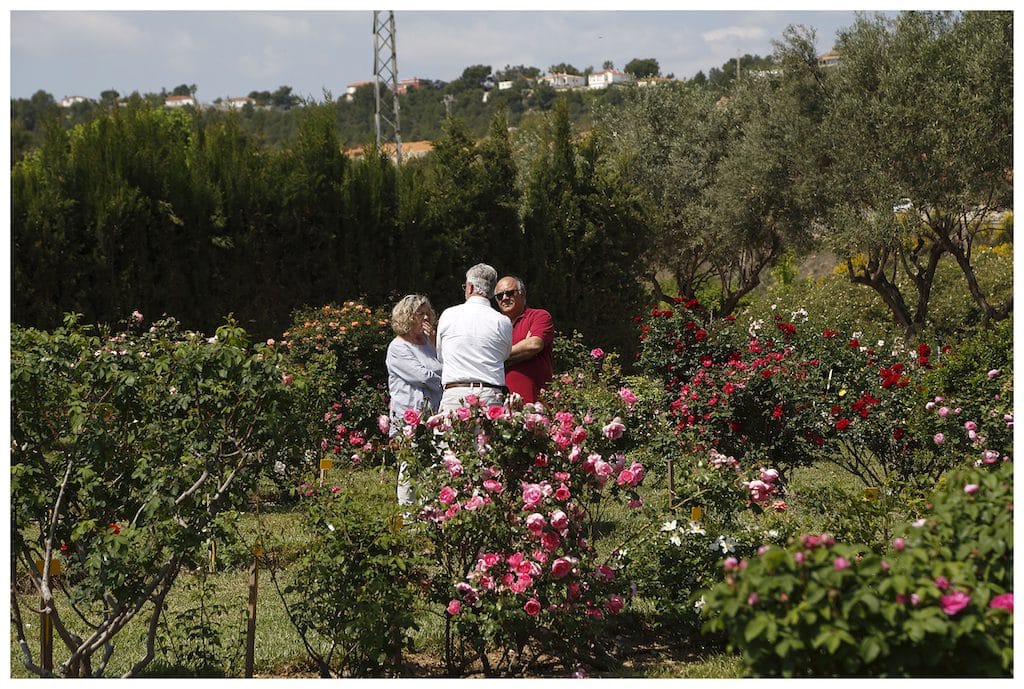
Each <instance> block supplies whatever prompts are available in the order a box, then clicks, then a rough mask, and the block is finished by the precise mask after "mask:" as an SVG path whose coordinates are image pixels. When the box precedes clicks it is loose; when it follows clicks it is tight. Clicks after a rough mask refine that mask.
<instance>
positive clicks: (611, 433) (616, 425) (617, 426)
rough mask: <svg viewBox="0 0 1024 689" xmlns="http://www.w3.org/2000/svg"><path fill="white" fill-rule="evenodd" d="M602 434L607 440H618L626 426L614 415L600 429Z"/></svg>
mask: <svg viewBox="0 0 1024 689" xmlns="http://www.w3.org/2000/svg"><path fill="white" fill-rule="evenodd" d="M601 430H602V432H603V433H604V436H605V437H606V438H608V439H609V440H618V439H619V438H621V437H622V434H623V433H624V432H625V430H626V426H625V425H624V424H623V423H622V419H620V418H619V417H617V416H616V417H615V418H614V419H612V420H611V421H609V422H608V423H607V424H606V425H605V426H604V428H602V429H601Z"/></svg>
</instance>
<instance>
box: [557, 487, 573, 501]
mask: <svg viewBox="0 0 1024 689" xmlns="http://www.w3.org/2000/svg"><path fill="white" fill-rule="evenodd" d="M570 497H572V493H570V492H569V487H568V486H567V485H565V484H564V483H563V484H562V485H560V486H558V488H557V489H556V490H555V500H558V501H560V502H565V501H566V500H568V499H569V498H570Z"/></svg>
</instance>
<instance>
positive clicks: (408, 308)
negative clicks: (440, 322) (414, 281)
mask: <svg viewBox="0 0 1024 689" xmlns="http://www.w3.org/2000/svg"><path fill="white" fill-rule="evenodd" d="M424 304H426V305H427V310H428V311H429V312H430V322H431V323H433V322H435V321H436V320H437V314H435V313H434V308H433V307H432V306H431V305H430V300H429V299H427V298H426V297H425V296H423V295H422V294H407V295H405V296H404V297H402V298H401V299H400V300H399V302H398V303H397V304H395V307H394V308H393V309H391V329H392V330H394V331H395V334H396V335H408V334H409V331H410V330H412V326H413V315H414V314H415V313H416V312H417V311H419V310H420V307H421V306H423V305H424Z"/></svg>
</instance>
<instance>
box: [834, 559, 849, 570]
mask: <svg viewBox="0 0 1024 689" xmlns="http://www.w3.org/2000/svg"><path fill="white" fill-rule="evenodd" d="M832 566H833V568H834V569H835V570H836V571H837V572H841V571H842V570H844V569H846V568H848V567H849V566H850V561H849V560H847V559H846V558H845V557H842V556H840V557H837V558H836V559H835V560H834V561H833V564H832Z"/></svg>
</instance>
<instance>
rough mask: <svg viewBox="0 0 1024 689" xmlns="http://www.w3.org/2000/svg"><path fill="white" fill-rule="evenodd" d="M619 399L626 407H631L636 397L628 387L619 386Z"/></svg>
mask: <svg viewBox="0 0 1024 689" xmlns="http://www.w3.org/2000/svg"><path fill="white" fill-rule="evenodd" d="M619 399H621V400H622V401H623V402H625V403H626V406H627V407H630V408H632V407H633V405H634V404H636V401H637V397H636V393H634V392H633V391H632V390H630V389H629V388H619Z"/></svg>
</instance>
